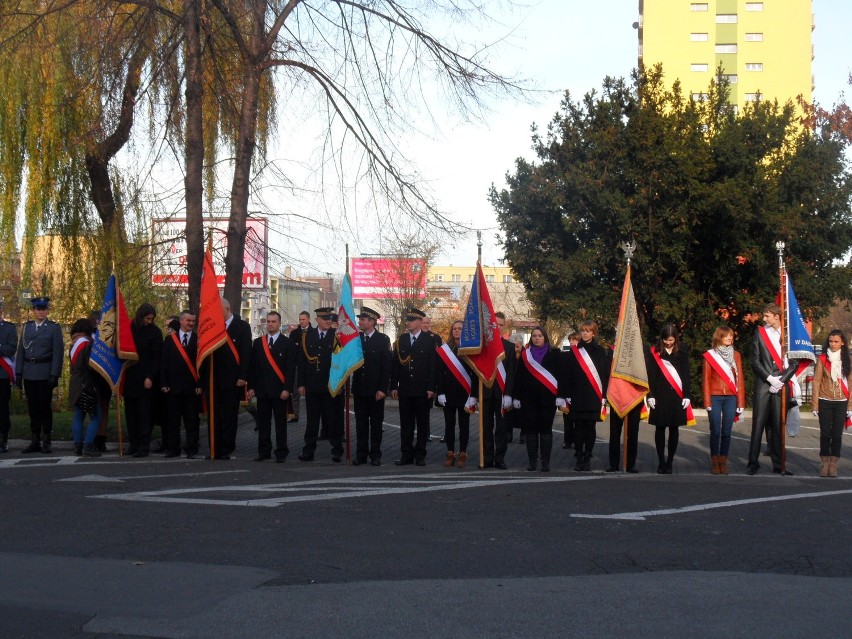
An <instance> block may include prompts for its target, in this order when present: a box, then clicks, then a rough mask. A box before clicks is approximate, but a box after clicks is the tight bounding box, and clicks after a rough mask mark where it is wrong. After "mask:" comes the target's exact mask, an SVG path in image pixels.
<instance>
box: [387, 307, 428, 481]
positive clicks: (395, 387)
mask: <svg viewBox="0 0 852 639" xmlns="http://www.w3.org/2000/svg"><path fill="white" fill-rule="evenodd" d="M424 317H426V314H425V313H424V312H423V311H421V310H419V309H416V308H410V309H408V314H407V315H406V318H405V321H406V324H407V325H408V332H407V333H403V334H402V335H400V336H399V338H398V339H397V340H396V342H395V343H394V349H393V357H392V358H391V397H392V398H393V399H398V400H399V420H400V450H401V453H402V455H401V456H400V458H399V459H397V460H396V462H395V463H396V465H397V466H405V465H407V464H416V465H418V466H425V465H426V444H427V442H428V441H429V409H430V408H431V406H432V400H433V399H434V398H435V386H436V377H437V375H436V370H437V366H436V364H437V358H438V356H437V354H436V353H435V340H434V338H433V337H431V335H429V334H426V333H425V332H423V330H422V321H423V318H424ZM415 426H416V427H417V443H416V444H415V443H414V429H415Z"/></svg>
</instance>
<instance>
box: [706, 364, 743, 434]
mask: <svg viewBox="0 0 852 639" xmlns="http://www.w3.org/2000/svg"><path fill="white" fill-rule="evenodd" d="M704 359H705V360H707V363H708V364H710V368H712V369H713V370H714V371H716V374H717V375H718V376H719V377H721V378H722V381H723V382H725V384H727V385H728V390H730V391H731V393H732V394H733V395H734V396H735V397H737V401H739V390H738V389H737V375H736V373H735V372H734V369H733V368H731V367H730V366H728V362H726V361H725V360H723V359H722V356H721V355H719V353H717V352H716V349H711V350H709V351H707V352H706V353H704ZM738 421H740V415H739V413H737V414H736V415H735V416H734V422H738Z"/></svg>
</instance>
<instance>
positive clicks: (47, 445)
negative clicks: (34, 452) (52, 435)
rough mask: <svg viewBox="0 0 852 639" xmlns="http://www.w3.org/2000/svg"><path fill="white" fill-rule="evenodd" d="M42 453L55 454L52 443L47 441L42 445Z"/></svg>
mask: <svg viewBox="0 0 852 639" xmlns="http://www.w3.org/2000/svg"><path fill="white" fill-rule="evenodd" d="M41 452H43V453H44V454H45V455H49V454H50V453H52V452H53V448H51V446H50V442H48V441H46V442H44V443H43V444H42V445H41Z"/></svg>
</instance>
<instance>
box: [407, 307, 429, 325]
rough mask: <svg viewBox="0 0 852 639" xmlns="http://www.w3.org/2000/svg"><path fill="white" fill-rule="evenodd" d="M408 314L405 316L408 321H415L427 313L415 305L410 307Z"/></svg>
mask: <svg viewBox="0 0 852 639" xmlns="http://www.w3.org/2000/svg"><path fill="white" fill-rule="evenodd" d="M407 312H408V314H407V315H406V317H405V321H406V322H413V321H414V320H419V319H423V318H424V317H426V313H424V312H423V311H421V310H420V309H419V308H414V307H413V306H412V307H411V308H409V309H408V311H407Z"/></svg>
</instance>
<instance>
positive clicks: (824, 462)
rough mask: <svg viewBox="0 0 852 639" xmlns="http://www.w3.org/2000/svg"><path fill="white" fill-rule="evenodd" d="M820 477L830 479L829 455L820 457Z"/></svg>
mask: <svg viewBox="0 0 852 639" xmlns="http://www.w3.org/2000/svg"><path fill="white" fill-rule="evenodd" d="M819 476H820V477H828V455H820V456H819Z"/></svg>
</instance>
